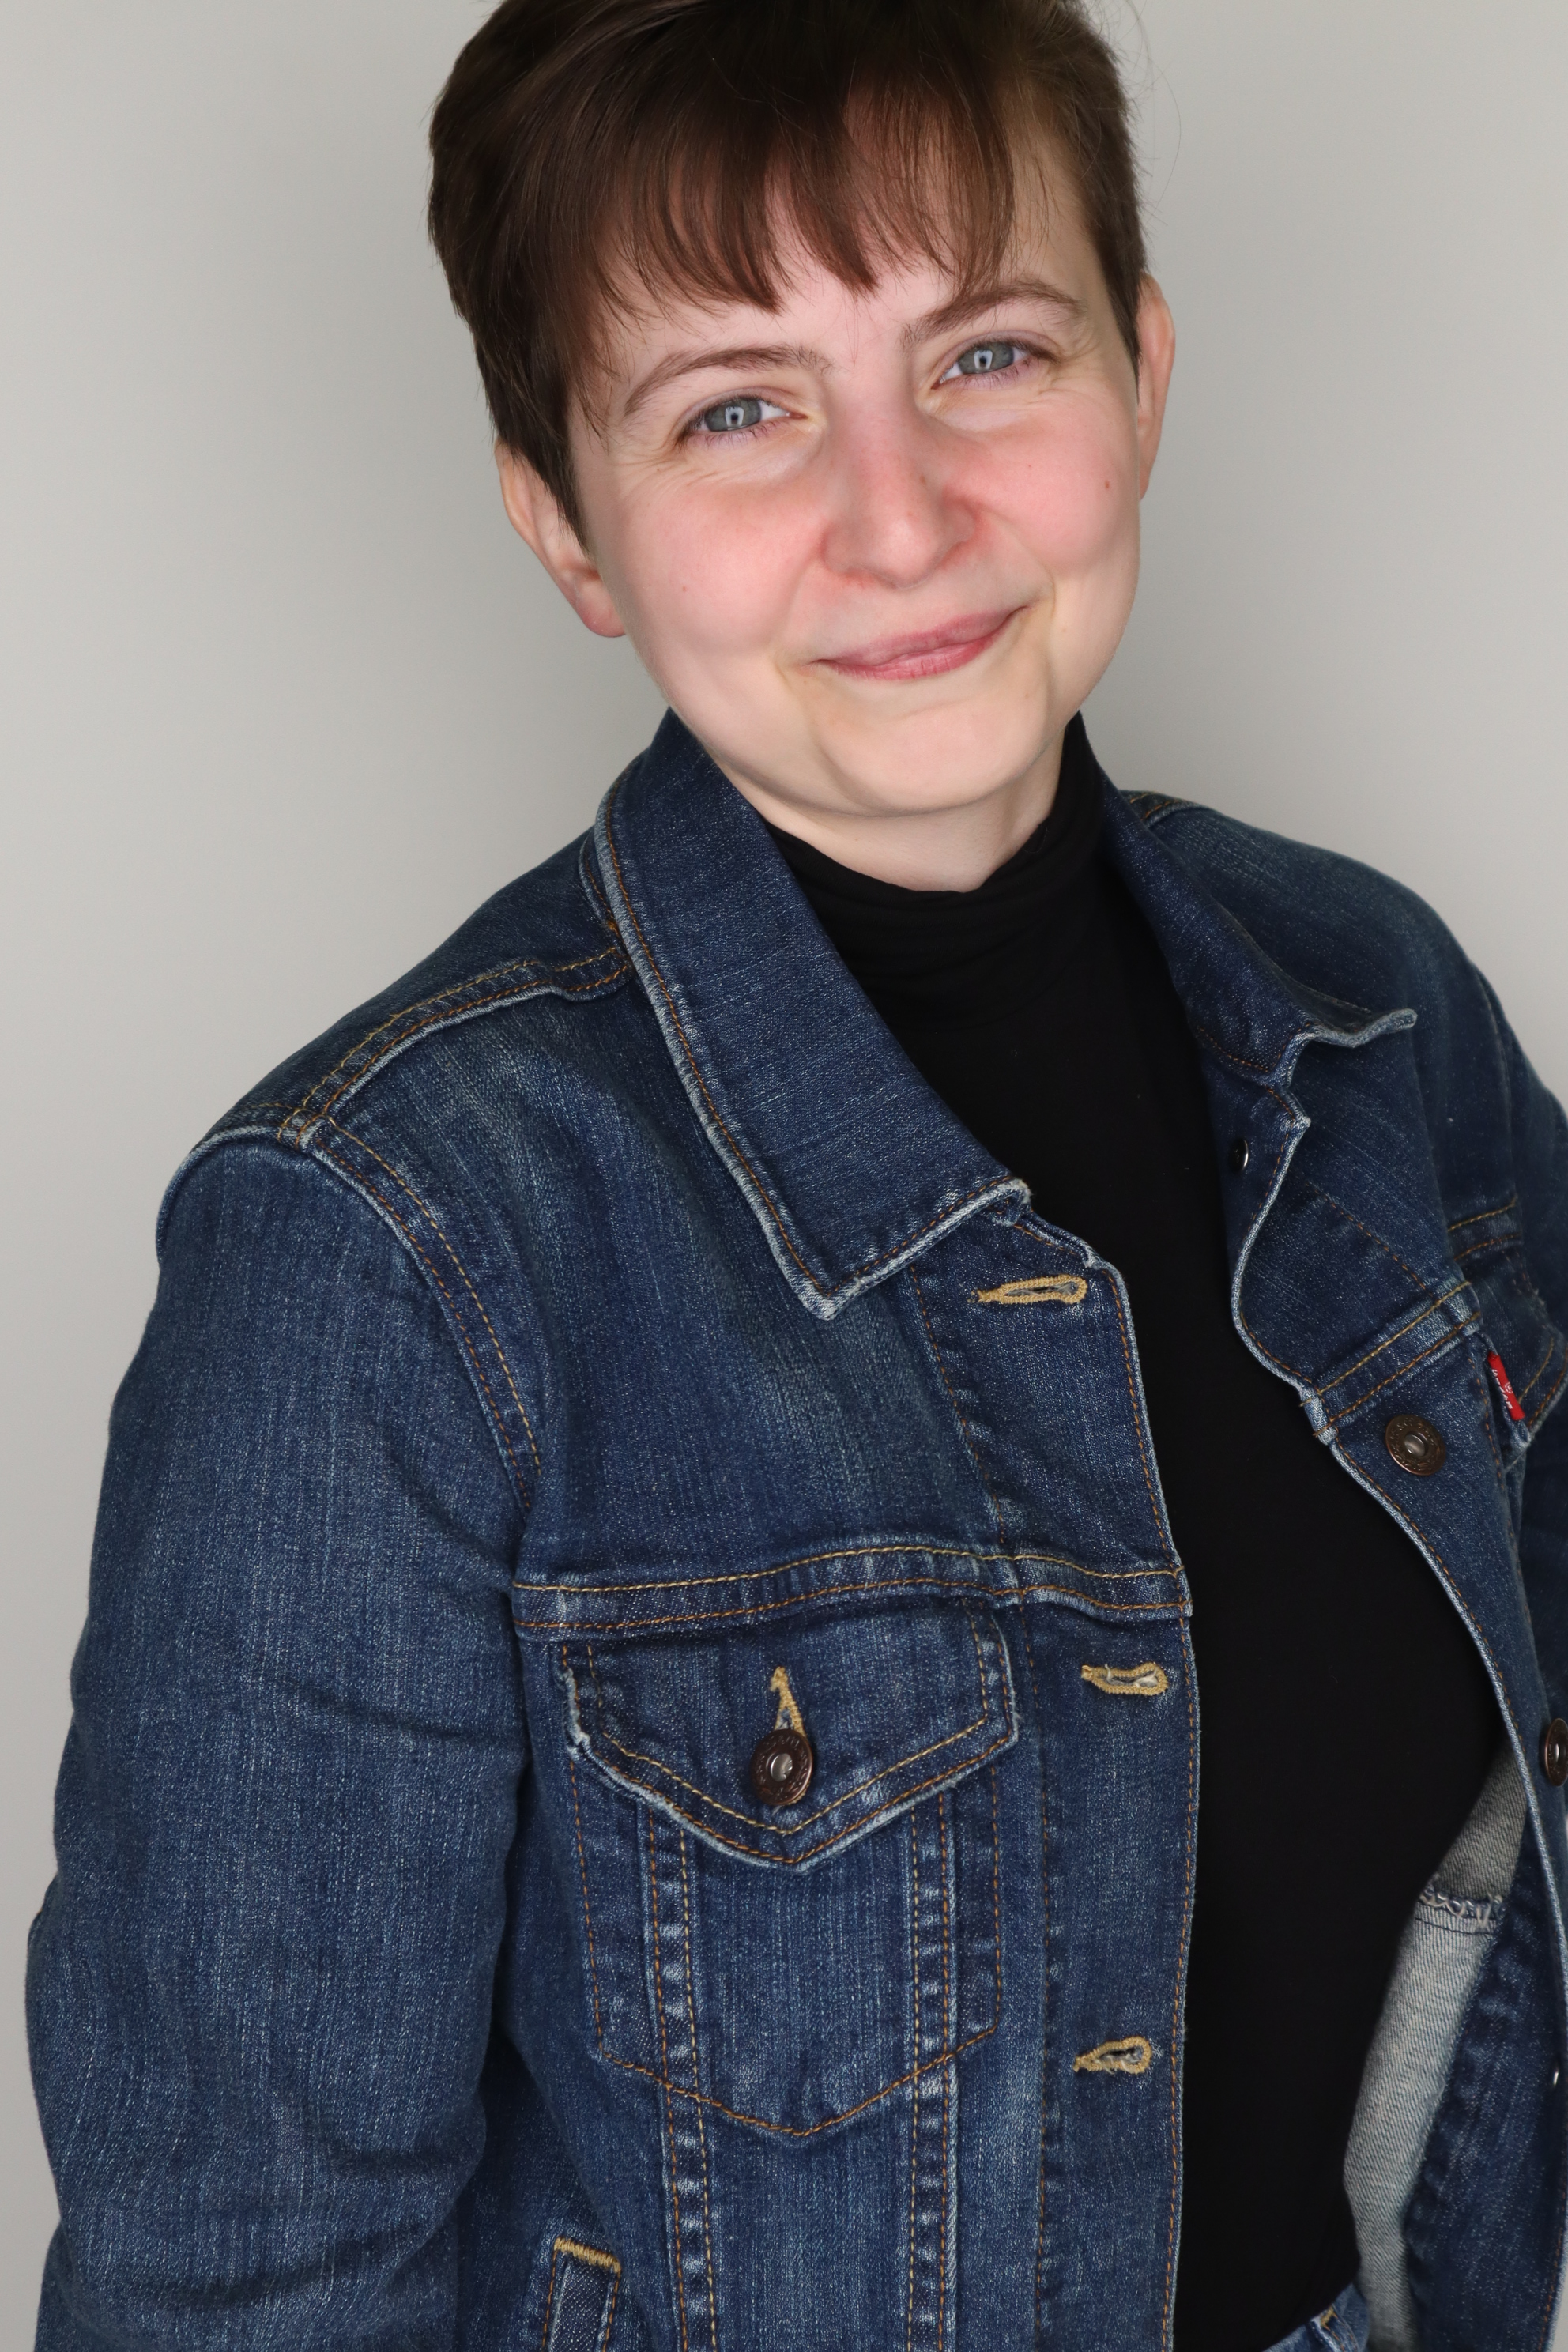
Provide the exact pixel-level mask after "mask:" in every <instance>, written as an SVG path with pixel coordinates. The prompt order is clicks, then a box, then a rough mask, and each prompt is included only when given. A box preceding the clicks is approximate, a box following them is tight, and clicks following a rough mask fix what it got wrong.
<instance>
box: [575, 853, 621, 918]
mask: <svg viewBox="0 0 1568 2352" xmlns="http://www.w3.org/2000/svg"><path fill="white" fill-rule="evenodd" d="M577 872H578V875H579V876H580V877H581V879H582V881H583V883H584V887H585V888H586V890H587V892H588V895H589V897H590V898H592V899H593V901H594V911H595V914H596V915H597V916H598V918H599V920H600V921H601V922H602V923H603V924H604V926H605V929H606V930H607V931H608V932H609V934H610V936H611V938H612V939H613V940H616V941H617V942H618V941H619V940H620V936H621V934H620V927H619V925H618V924H617V923H616V919H615V917H614V915H613V914H612V913H611V912H610V902H609V900H608V899H607V898H605V892H604V886H603V884H602V883H601V882H600V880H599V877H598V876H597V874H595V871H594V857H593V855H592V851H591V847H590V844H589V843H588V842H587V841H586V840H584V844H583V849H582V855H581V856H579V858H578V860H577Z"/></svg>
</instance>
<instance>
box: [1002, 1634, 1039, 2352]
mask: <svg viewBox="0 0 1568 2352" xmlns="http://www.w3.org/2000/svg"><path fill="white" fill-rule="evenodd" d="M1023 1651H1024V1664H1026V1666H1027V1668H1028V1670H1029V1690H1030V1693H1031V1695H1032V1696H1033V1698H1034V1702H1035V1731H1036V1734H1037V1737H1039V1736H1040V1735H1041V1734H1042V1733H1043V1730H1044V1722H1043V1718H1042V1717H1041V1714H1040V1685H1039V1682H1038V1679H1037V1676H1036V1674H1035V1659H1034V1650H1033V1645H1032V1643H1030V1641H1029V1638H1028V1631H1027V1628H1026V1629H1025V1633H1024V1640H1023ZM991 1808H992V1819H993V1822H994V1821H995V1811H996V1768H995V1766H994V1765H993V1766H992V1768H991ZM992 1870H993V1883H994V1885H995V1879H996V1877H997V1876H998V1875H999V1865H998V1864H997V1862H996V1858H995V1854H994V1852H993V1856H992ZM994 1899H995V1906H996V1961H997V1968H998V1971H1000V1968H1001V1961H1002V1894H1001V1888H1000V1886H999V1885H995V1898H994ZM1040 1909H1041V1921H1040V1927H1041V1935H1040V1947H1041V1954H1042V1958H1043V1961H1044V1966H1043V1967H1042V1968H1041V1970H1040V2198H1039V2214H1038V2218H1037V2223H1036V2229H1035V2327H1036V2332H1037V2333H1038V2330H1039V2323H1040V2299H1041V2296H1042V2295H1043V2294H1044V2292H1045V2271H1046V2112H1045V2111H1046V2099H1047V2082H1048V2075H1047V2059H1048V2042H1047V2034H1046V2011H1047V2008H1048V2006H1049V2003H1050V1998H1051V1969H1050V1943H1051V1875H1050V1852H1049V1836H1048V1832H1047V1822H1046V1769H1045V1759H1044V1757H1043V1756H1042V1757H1041V1759H1040ZM997 1990H998V1994H1000V1990H1001V1987H1000V1983H998V1987H997ZM997 2014H998V2015H1000V2014H1001V2003H1000V2000H998V2003H997Z"/></svg>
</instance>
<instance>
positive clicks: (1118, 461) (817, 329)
mask: <svg viewBox="0 0 1568 2352" xmlns="http://www.w3.org/2000/svg"><path fill="white" fill-rule="evenodd" d="M1141 330H1142V368H1141V370H1140V371H1139V372H1138V373H1136V374H1135V373H1134V370H1133V367H1132V364H1131V360H1130V359H1129V357H1128V354H1127V352H1126V349H1125V346H1124V345H1123V343H1122V341H1121V337H1120V335H1119V334H1118V332H1117V329H1116V323H1115V320H1114V317H1113V315H1112V312H1111V309H1110V299H1109V296H1108V295H1107V292H1106V289H1105V284H1104V280H1103V278H1102V277H1101V274H1100V267H1099V264H1098V261H1097V259H1096V257H1095V254H1094V250H1093V247H1092V246H1091V244H1090V243H1089V237H1088V235H1087V233H1086V232H1085V230H1084V228H1083V226H1082V225H1081V223H1080V221H1079V215H1078V207H1077V205H1076V204H1075V203H1071V202H1067V201H1058V202H1056V203H1054V204H1052V205H1050V206H1049V208H1048V213H1047V210H1046V208H1045V207H1043V206H1042V207H1041V208H1040V209H1039V211H1038V213H1037V215H1036V217H1035V218H1033V219H1032V220H1026V221H1025V222H1024V223H1023V224H1022V232H1021V234H1020V236H1019V238H1018V240H1017V243H1016V249H1015V252H1014V254H1013V256H1012V257H1010V260H1009V263H1008V266H1007V268H1006V271H1005V278H1004V279H1003V281H1002V282H1000V283H998V284H997V285H995V286H994V287H991V288H988V289H984V290H983V291H982V292H981V293H980V294H979V295H978V296H976V297H973V298H969V297H966V298H965V299H963V300H962V301H960V300H957V299H955V298H954V293H953V288H952V281H951V280H950V279H949V278H947V277H946V276H944V274H943V273H942V270H941V269H940V268H937V267H936V266H935V265H934V264H932V263H931V262H928V261H924V260H921V261H917V262H912V263H910V264H909V265H908V266H906V267H903V268H900V269H899V270H897V271H896V272H890V273H889V275H887V276H885V277H884V278H882V279H881V280H880V281H879V283H878V284H877V285H876V286H875V287H874V288H873V289H872V290H871V291H869V292H868V293H863V292H855V291H852V290H850V289H847V288H846V287H844V286H843V285H841V284H840V283H839V282H838V280H837V278H834V277H833V276H832V275H831V274H830V273H829V272H828V271H827V270H826V269H825V268H822V267H821V266H820V265H818V264H816V263H815V262H812V261H809V260H808V259H805V258H798V259H797V261H796V263H795V268H794V269H793V272H792V275H791V278H790V282H789V283H788V285H787V286H786V288H785V289H784V296H783V299H782V301H781V305H780V308H779V309H778V310H776V311H770V310H760V309H757V308H754V307H752V305H750V304H747V303H743V302H733V303H726V304H724V305H722V306H720V307H698V306H696V305H692V304H682V305H679V306H675V307H672V308H670V309H668V310H666V311H665V312H663V313H662V314H661V315H659V316H658V317H657V318H655V317H647V318H646V319H642V320H638V321H637V322H636V323H635V324H633V325H629V326H627V327H626V329H625V331H623V333H622V335H621V339H620V341H619V344H618V347H617V348H616V351H615V354H614V362H613V368H612V373H611V377H610V381H609V383H608V386H607V390H606V394H605V404H604V407H603V410H602V421H600V422H599V423H597V424H596V425H592V426H591V425H589V424H588V422H587V421H586V420H585V418H584V417H582V416H581V415H579V416H578V417H577V419H576V420H575V423H574V432H573V453H574V462H575V466H576V472H577V481H578V485H579V489H580V497H581V503H582V509H583V515H584V541H579V540H578V539H577V538H576V537H575V535H574V533H573V532H572V531H571V530H570V528H569V527H568V526H567V525H566V523H565V521H564V520H563V518H562V516H561V514H560V512H559V509H557V508H556V507H555V505H554V502H553V500H552V499H550V498H549V496H548V493H546V492H545V491H544V490H543V489H542V486H541V485H540V483H539V482H538V480H537V478H536V477H534V476H532V475H531V472H530V471H529V469H528V468H527V467H525V466H524V465H522V464H521V461H520V460H518V459H516V458H515V457H510V455H508V454H505V453H503V455H502V458H501V470H502V482H503V488H504V489H505V492H506V497H507V504H508V508H509V510H510V513H511V516H512V520H514V522H516V523H517V525H518V527H519V529H520V530H522V532H523V534H524V536H525V537H526V538H528V540H529V541H530V542H531V544H532V545H533V546H534V548H535V549H536V551H538V552H539V553H540V555H541V556H542V558H543V560H544V562H546V564H547V565H548V567H549V569H550V570H551V572H552V574H553V576H554V577H555V579H556V580H557V582H558V583H559V584H560V586H561V587H562V588H563V591H564V593H566V594H567V595H568V596H569V597H570V599H571V601H572V603H573V604H574V606H575V607H576V609H577V611H578V612H579V613H580V614H581V615H582V617H583V619H584V621H585V622H586V623H587V624H588V625H589V626H590V627H591V628H594V629H596V630H598V631H600V632H601V633H602V634H605V635H618V634H620V633H622V632H625V633H626V635H629V636H630V637H631V639H632V641H633V643H634V645H635V646H636V647H637V652H638V654H639V655H640V656H641V658H642V660H643V662H644V664H645V665H646V667H647V669H648V671H649V672H650V673H651V675H652V677H653V678H654V680H655V682H656V683H657V684H658V687H659V688H661V689H662V691H663V693H664V695H665V697H666V698H667V699H668V702H669V704H670V705H671V707H672V708H673V709H675V710H676V711H677V712H679V715H680V717H681V718H682V719H684V720H685V721H686V724H687V725H688V726H689V728H690V730H691V731H692V733H693V734H694V735H696V736H697V737H698V739H699V740H700V742H701V743H703V744H704V745H705V747H706V748H707V750H708V751H710V754H711V755H712V757H713V759H714V760H715V761H717V763H718V764H719V766H720V767H721V769H723V771H724V772H725V773H726V774H727V775H729V776H730V778H731V781H732V782H734V783H735V784H736V785H737V786H738V787H739V789H740V790H741V791H742V793H744V794H745V795H746V797H747V798H748V799H750V800H751V801H752V803H754V804H755V805H756V806H757V807H758V808H759V809H760V810H761V812H762V814H763V815H764V816H767V817H769V818H770V819H772V820H773V822H775V823H778V824H783V825H784V826H785V827H786V828H787V829H789V830H791V831H794V832H795V833H799V834H803V835H805V836H806V837H807V838H810V839H816V841H817V842H818V843H819V845H821V846H823V847H825V848H826V849H828V850H829V851H830V852H832V853H833V854H836V855H838V856H843V857H845V858H846V860H847V862H848V863H851V864H857V865H859V866H863V867H865V868H866V870H868V871H878V870H880V871H883V872H885V873H887V874H888V875H889V878H892V879H897V880H906V879H929V877H928V876H927V875H926V874H925V872H924V870H923V868H924V866H925V865H927V864H929V856H930V850H931V845H932V843H933V841H934V838H935V835H937V834H938V833H939V832H940V833H941V834H942V836H943V838H944V841H945V844H946V848H945V852H944V855H945V861H946V868H947V870H946V872H945V873H944V876H943V877H942V878H944V879H945V880H946V881H947V884H948V887H966V886H967V884H968V883H971V882H977V881H979V880H980V879H981V878H983V875H984V873H985V872H986V871H989V870H990V867H991V866H992V865H994V863H996V862H998V857H999V856H1005V855H1007V854H1008V852H1009V850H1010V849H1011V848H1012V847H1013V846H1015V845H1016V842H1018V841H1021V840H1022V839H1023V838H1024V837H1025V836H1026V834H1027V833H1028V831H1029V830H1030V829H1031V827H1032V825H1033V824H1036V823H1037V822H1038V820H1039V818H1040V816H1042V815H1043V814H1045V811H1046V809H1047V807H1048V806H1049V802H1050V797H1051V794H1052V793H1053V792H1054V790H1055V784H1056V776H1057V768H1058V758H1059V751H1060V740H1061V733H1062V730H1063V728H1064V727H1065V725H1066V724H1067V721H1068V719H1070V718H1071V717H1072V715H1073V713H1074V712H1075V711H1076V710H1077V709H1078V708H1079V705H1080V703H1081V702H1082V701H1083V700H1084V698H1085V697H1086V696H1087V695H1088V693H1089V689H1090V688H1091V687H1092V686H1093V685H1094V684H1095V681H1096V680H1097V679H1098V678H1099V677H1100V674H1101V672H1102V671H1103V670H1104V668H1105V667H1106V665H1107V663H1108V662H1109V661H1110V656H1111V655H1112V653H1113V652H1114V651H1115V648H1116V645H1117V642H1118V640H1119V638H1120V637H1121V632H1122V629H1123V627H1124V625H1125V624H1126V620H1127V616H1128V613H1129V611H1130V610H1131V604H1132V596H1133V590H1134V587H1135V585H1136V583H1137V575H1138V508H1139V499H1140V498H1141V497H1142V492H1143V489H1144V488H1145V487H1146V485H1147V482H1148V478H1149V472H1150V468H1151V467H1152V463H1153V459H1154V452H1155V447H1156V445H1157V443H1158V439H1159V431H1160V418H1161V413H1162V410H1163V403H1164V394H1165V386H1166V383H1167V382H1168V379H1169V374H1170V366H1171V359H1172V352H1173V331H1172V328H1171V323H1170V316H1169V312H1168V311H1167V310H1166V308H1165V304H1164V301H1163V298H1162V297H1161V295H1160V293H1159V290H1158V289H1157V288H1155V287H1154V286H1153V284H1152V281H1151V282H1150V283H1149V284H1148V286H1147V288H1146V291H1145V295H1144V299H1143V304H1142V314H1141ZM900 819H902V820H906V822H904V823H902V824H900V822H898V821H899V820H900ZM889 820H891V821H892V822H890V823H889ZM955 820H957V821H958V822H957V824H955V822H954V821H955ZM944 821H945V822H944ZM965 844H968V845H970V846H969V847H965V846H964V845H965ZM857 853H858V854H857ZM955 856H956V860H957V864H958V865H959V866H964V865H966V864H967V865H968V866H972V867H973V871H971V872H968V873H965V872H962V871H959V872H955V871H953V870H952V867H953V865H954V859H955ZM916 869H921V870H919V871H917V870H916Z"/></svg>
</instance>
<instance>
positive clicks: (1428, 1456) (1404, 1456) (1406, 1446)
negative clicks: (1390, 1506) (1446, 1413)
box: [1383, 1412, 1448, 1478]
mask: <svg viewBox="0 0 1568 2352" xmlns="http://www.w3.org/2000/svg"><path fill="white" fill-rule="evenodd" d="M1383 1442H1384V1444H1385V1445H1386V1446H1387V1448H1388V1450H1389V1452H1390V1453H1391V1454H1393V1456H1394V1460H1395V1461H1396V1462H1397V1463H1398V1465H1399V1466H1400V1468H1401V1469H1402V1470H1408V1471H1409V1472H1410V1474H1411V1475H1412V1476H1413V1477H1415V1478H1430V1477H1431V1475H1432V1473H1433V1472H1434V1471H1435V1470H1440V1469H1441V1468H1442V1467H1443V1465H1444V1463H1445V1462H1447V1458H1448V1449H1447V1446H1446V1445H1445V1444H1444V1443H1443V1441H1442V1439H1441V1437H1439V1435H1438V1434H1437V1432H1436V1430H1435V1429H1434V1428H1433V1426H1432V1424H1431V1423H1430V1422H1429V1421H1423V1420H1422V1418H1421V1416H1420V1414H1419V1413H1418V1412H1396V1413H1395V1414H1394V1419H1393V1420H1392V1421H1391V1422H1390V1423H1389V1424H1388V1427H1387V1428H1386V1429H1385V1430H1384V1433H1383Z"/></svg>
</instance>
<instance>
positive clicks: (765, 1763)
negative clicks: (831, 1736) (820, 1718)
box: [752, 1727, 815, 1805]
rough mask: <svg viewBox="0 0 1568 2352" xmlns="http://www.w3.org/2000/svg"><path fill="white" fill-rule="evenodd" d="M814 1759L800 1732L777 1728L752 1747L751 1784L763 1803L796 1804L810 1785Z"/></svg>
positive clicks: (803, 1734)
mask: <svg viewBox="0 0 1568 2352" xmlns="http://www.w3.org/2000/svg"><path fill="white" fill-rule="evenodd" d="M814 1761H815V1759H814V1758H813V1756H812V1753H811V1742H810V1740H809V1739H807V1738H806V1737H805V1733H804V1732H799V1731H789V1730H785V1729H784V1728H783V1727H781V1728H780V1729H779V1730H777V1731H770V1732H769V1733H768V1735H767V1737H766V1738H764V1739H759V1740H758V1742H757V1744H756V1746H755V1748H753V1749H752V1789H753V1790H755V1792H756V1795H757V1798H758V1801H760V1802H761V1803H762V1804H764V1805H798V1804H799V1802H800V1801H801V1799H802V1798H803V1797H804V1796H805V1792H806V1790H808V1789H809V1788H810V1786H811V1769H812V1765H813V1762H814Z"/></svg>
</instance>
